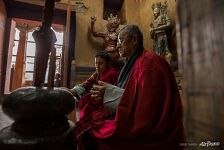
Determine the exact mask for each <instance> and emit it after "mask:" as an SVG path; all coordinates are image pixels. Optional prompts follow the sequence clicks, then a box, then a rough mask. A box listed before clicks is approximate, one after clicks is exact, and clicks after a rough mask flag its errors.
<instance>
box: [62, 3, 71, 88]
mask: <svg viewBox="0 0 224 150" xmlns="http://www.w3.org/2000/svg"><path fill="white" fill-rule="evenodd" d="M70 16H71V6H70V0H68V5H67V18H66V28H65V40H64V41H65V48H64V52H63V74H62V81H63V86H64V87H67V86H68V48H69V33H70Z"/></svg>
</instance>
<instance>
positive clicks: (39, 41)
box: [33, 0, 57, 86]
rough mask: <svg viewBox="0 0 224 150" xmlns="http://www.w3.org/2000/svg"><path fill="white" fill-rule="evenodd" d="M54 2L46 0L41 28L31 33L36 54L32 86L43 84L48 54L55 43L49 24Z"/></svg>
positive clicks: (51, 18)
mask: <svg viewBox="0 0 224 150" xmlns="http://www.w3.org/2000/svg"><path fill="white" fill-rule="evenodd" d="M54 3H55V0H46V2H45V7H44V14H43V20H42V26H41V27H40V28H39V29H37V30H36V31H34V32H33V37H34V40H35V42H36V53H35V62H34V86H41V85H42V84H43V83H44V80H45V75H46V70H47V65H48V59H49V53H50V51H51V49H52V47H53V45H54V43H55V42H56V41H57V39H56V35H55V33H54V31H53V30H52V29H51V24H52V20H53V15H54V6H55V4H54Z"/></svg>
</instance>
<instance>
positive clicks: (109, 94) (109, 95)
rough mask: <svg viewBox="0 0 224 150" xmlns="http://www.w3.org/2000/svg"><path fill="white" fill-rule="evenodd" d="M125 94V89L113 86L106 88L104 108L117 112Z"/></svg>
mask: <svg viewBox="0 0 224 150" xmlns="http://www.w3.org/2000/svg"><path fill="white" fill-rule="evenodd" d="M123 93H124V89H121V88H119V87H117V86H115V85H112V84H108V85H107V86H106V90H105V93H104V98H103V104H104V107H105V108H106V109H108V110H110V111H112V112H115V110H116V108H117V106H118V104H119V102H120V100H121V97H122V95H123Z"/></svg>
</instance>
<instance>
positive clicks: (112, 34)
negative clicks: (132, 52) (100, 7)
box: [90, 14, 120, 60]
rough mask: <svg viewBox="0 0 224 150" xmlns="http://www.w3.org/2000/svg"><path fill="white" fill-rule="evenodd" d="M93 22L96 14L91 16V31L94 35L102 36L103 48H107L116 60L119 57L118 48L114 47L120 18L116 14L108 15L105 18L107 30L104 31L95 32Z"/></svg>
mask: <svg viewBox="0 0 224 150" xmlns="http://www.w3.org/2000/svg"><path fill="white" fill-rule="evenodd" d="M95 22H96V16H92V17H91V26H90V27H91V32H92V34H93V36H95V37H102V38H104V49H105V50H107V51H108V52H109V53H110V54H111V57H112V59H113V60H116V59H118V58H119V57H120V55H119V52H118V50H117V49H116V46H117V37H118V28H119V24H120V19H118V17H117V15H116V16H113V14H110V16H109V17H108V19H107V25H106V27H107V31H106V33H105V32H97V31H95V26H94V25H95Z"/></svg>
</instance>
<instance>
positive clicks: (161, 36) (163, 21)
mask: <svg viewBox="0 0 224 150" xmlns="http://www.w3.org/2000/svg"><path fill="white" fill-rule="evenodd" d="M167 7H168V6H167V1H165V2H164V4H161V2H158V3H154V4H153V5H152V10H153V15H154V21H153V22H152V23H151V24H150V35H151V38H152V39H153V50H154V51H155V52H156V54H158V55H159V56H161V57H163V58H165V59H166V60H167V61H168V63H170V61H171V59H172V54H171V53H170V51H169V48H168V42H167V35H166V31H167V30H168V29H169V28H170V27H171V26H172V25H171V19H170V18H169V16H168V14H167Z"/></svg>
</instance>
